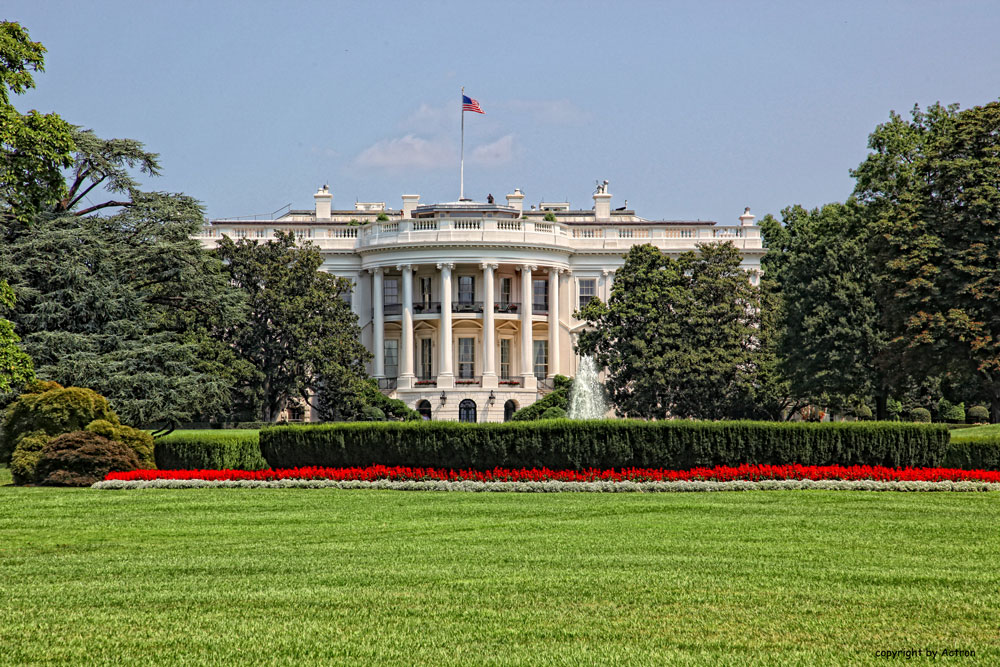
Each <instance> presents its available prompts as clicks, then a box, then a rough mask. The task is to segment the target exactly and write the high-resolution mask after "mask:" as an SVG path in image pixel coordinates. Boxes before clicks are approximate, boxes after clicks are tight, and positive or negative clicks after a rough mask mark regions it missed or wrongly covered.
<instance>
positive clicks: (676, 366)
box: [577, 243, 761, 419]
mask: <svg viewBox="0 0 1000 667" xmlns="http://www.w3.org/2000/svg"><path fill="white" fill-rule="evenodd" d="M760 305H761V304H760V294H759V291H758V289H757V288H756V287H754V286H753V285H751V284H750V281H749V280H748V279H747V274H746V272H745V271H744V270H743V269H741V268H740V254H739V251H738V250H737V249H736V248H735V246H733V245H732V244H731V243H712V244H704V245H701V246H700V247H699V250H698V252H687V253H684V254H682V255H681V256H680V257H679V258H678V259H672V258H670V257H669V256H667V255H665V254H663V253H661V252H660V251H659V250H657V249H656V248H655V247H654V246H652V245H641V246H635V247H633V248H632V249H631V250H630V251H629V253H628V255H627V256H626V257H625V264H624V266H623V267H622V268H621V270H619V271H618V272H617V274H616V276H615V282H614V286H613V288H612V292H611V298H610V299H609V301H608V303H607V304H604V303H602V302H600V301H599V300H594V301H591V302H590V303H588V304H587V306H586V307H585V308H583V309H582V310H581V312H580V317H581V319H585V320H586V321H587V323H588V325H590V326H589V328H588V330H586V331H584V332H582V333H581V334H580V338H579V343H578V346H577V350H578V352H579V353H580V354H584V355H594V357H595V360H596V361H597V363H598V365H599V366H603V367H605V368H607V372H608V376H607V382H606V387H607V389H608V391H609V394H610V397H611V400H612V402H613V403H614V405H615V409H616V411H617V412H618V413H619V414H620V415H622V416H627V417H641V418H647V419H649V418H656V419H663V418H666V417H669V416H673V417H701V418H708V419H722V418H726V417H729V416H731V415H733V414H734V413H736V412H738V410H739V409H740V405H739V404H740V402H741V400H743V399H744V398H745V397H746V396H747V395H748V393H749V392H748V386H750V385H752V383H753V381H754V378H753V376H754V372H755V364H754V362H755V359H754V355H755V351H756V350H758V349H759V341H758V340H757V334H758V327H759V323H760Z"/></svg>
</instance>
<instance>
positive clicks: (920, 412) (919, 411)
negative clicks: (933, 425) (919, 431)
mask: <svg viewBox="0 0 1000 667" xmlns="http://www.w3.org/2000/svg"><path fill="white" fill-rule="evenodd" d="M910 421H914V422H920V423H924V424H927V423H930V421H931V411H930V410H928V409H927V408H913V410H911V411H910Z"/></svg>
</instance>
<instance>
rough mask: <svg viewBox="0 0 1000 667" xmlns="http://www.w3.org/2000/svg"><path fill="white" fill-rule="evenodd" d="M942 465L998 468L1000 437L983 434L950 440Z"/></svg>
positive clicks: (983, 468) (975, 468) (949, 466)
mask: <svg viewBox="0 0 1000 667" xmlns="http://www.w3.org/2000/svg"><path fill="white" fill-rule="evenodd" d="M944 467H946V468H963V469H965V470H1000V438H997V437H995V436H984V437H980V438H969V439H963V440H959V441H958V442H952V443H951V445H950V446H949V447H948V456H947V457H946V458H945V463H944Z"/></svg>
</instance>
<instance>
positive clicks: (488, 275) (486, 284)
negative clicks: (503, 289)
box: [481, 263, 500, 389]
mask: <svg viewBox="0 0 1000 667" xmlns="http://www.w3.org/2000/svg"><path fill="white" fill-rule="evenodd" d="M481 266H482V268H483V389H495V388H497V387H499V386H500V385H499V384H498V382H499V381H498V379H497V366H496V341H495V337H496V330H495V329H494V325H493V319H494V318H493V271H494V270H496V268H497V266H498V265H497V264H489V263H484V264H482V265H481Z"/></svg>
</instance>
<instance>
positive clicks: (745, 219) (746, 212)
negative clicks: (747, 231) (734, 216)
mask: <svg viewBox="0 0 1000 667" xmlns="http://www.w3.org/2000/svg"><path fill="white" fill-rule="evenodd" d="M756 219H757V216H756V215H752V214H751V213H750V207H749V206H747V207H746V208H745V209H743V215H741V216H740V224H741V225H743V226H744V227H753V221H754V220H756Z"/></svg>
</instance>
